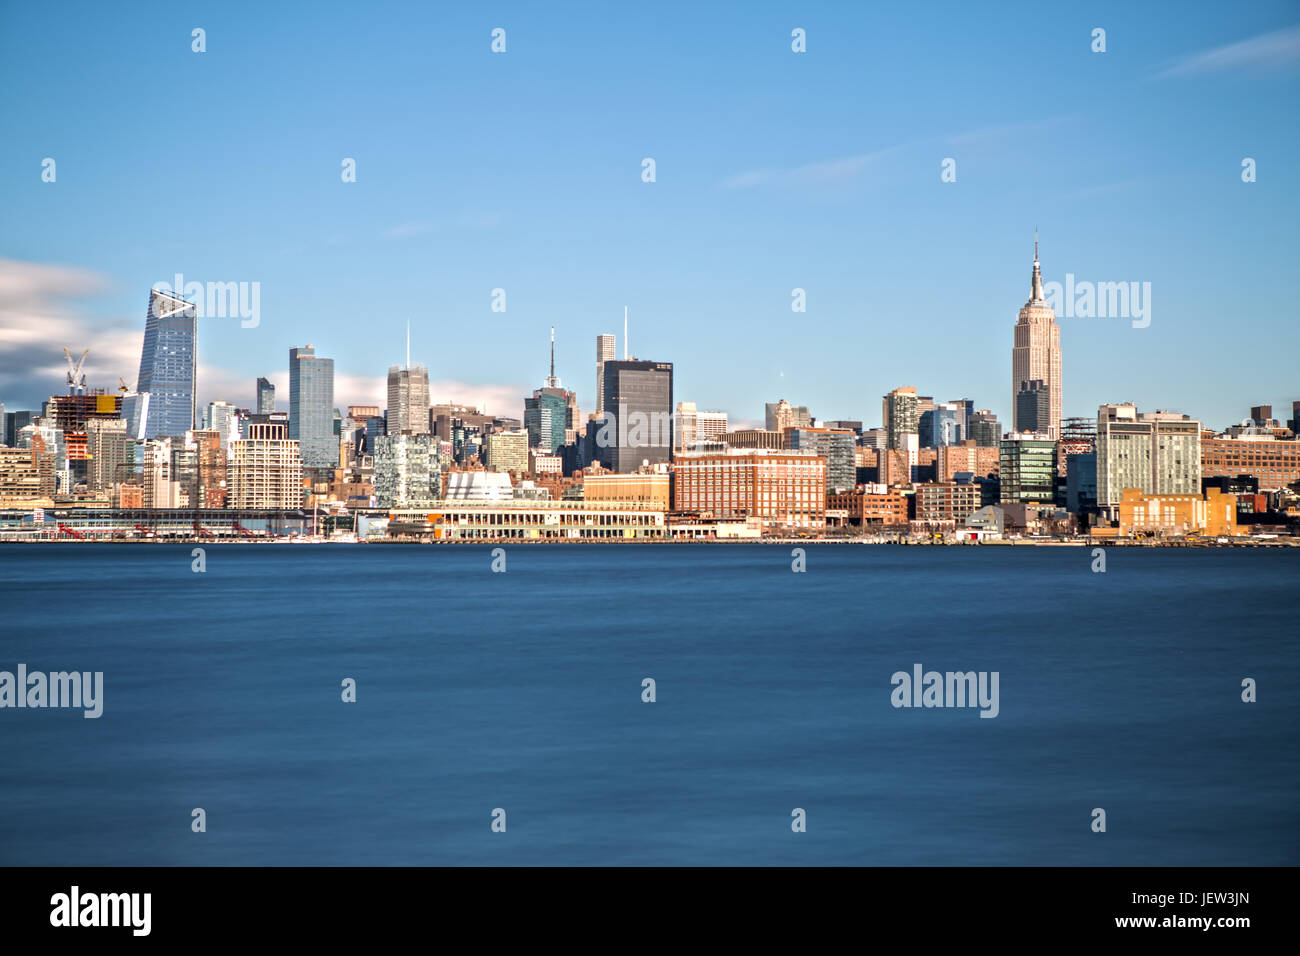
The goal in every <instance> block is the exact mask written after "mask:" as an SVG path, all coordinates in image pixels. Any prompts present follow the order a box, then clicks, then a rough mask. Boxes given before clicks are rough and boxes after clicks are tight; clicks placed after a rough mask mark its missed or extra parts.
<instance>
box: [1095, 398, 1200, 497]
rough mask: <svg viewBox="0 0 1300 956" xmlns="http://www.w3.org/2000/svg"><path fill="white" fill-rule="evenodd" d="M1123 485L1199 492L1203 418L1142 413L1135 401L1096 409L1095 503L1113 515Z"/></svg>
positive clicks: (1151, 490)
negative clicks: (1199, 420)
mask: <svg viewBox="0 0 1300 956" xmlns="http://www.w3.org/2000/svg"><path fill="white" fill-rule="evenodd" d="M1125 488H1137V489H1140V490H1141V491H1143V492H1146V493H1147V494H1162V495H1163V494H1174V495H1189V494H1199V493H1200V490H1201V423H1200V422H1198V421H1196V420H1194V419H1191V418H1189V417H1188V416H1186V415H1178V414H1174V413H1171V412H1159V411H1158V412H1153V413H1142V414H1138V411H1137V408H1136V407H1135V406H1133V405H1131V404H1112V405H1102V406H1101V407H1100V408H1099V409H1098V411H1097V507H1098V508H1099V509H1100V510H1101V511H1103V512H1105V513H1106V514H1107V515H1108V516H1110V517H1113V516H1114V512H1115V509H1116V508H1117V507H1118V505H1119V501H1120V497H1121V495H1122V494H1123V491H1124V489H1125Z"/></svg>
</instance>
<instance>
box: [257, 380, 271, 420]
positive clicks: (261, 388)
mask: <svg viewBox="0 0 1300 956" xmlns="http://www.w3.org/2000/svg"><path fill="white" fill-rule="evenodd" d="M254 407H255V408H256V409H257V414H259V415H270V414H271V413H272V412H273V411H275V386H274V385H272V384H271V382H270V380H269V379H265V378H259V379H258V380H257V404H256V406H254Z"/></svg>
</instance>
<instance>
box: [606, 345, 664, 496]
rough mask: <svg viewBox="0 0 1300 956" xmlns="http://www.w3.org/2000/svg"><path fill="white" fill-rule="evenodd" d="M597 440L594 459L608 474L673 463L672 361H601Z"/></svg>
mask: <svg viewBox="0 0 1300 956" xmlns="http://www.w3.org/2000/svg"><path fill="white" fill-rule="evenodd" d="M596 442H597V445H598V446H600V447H598V448H597V449H596V457H598V458H599V459H600V460H601V461H602V462H604V464H605V466H606V467H607V468H609V469H611V470H613V471H622V472H629V471H635V470H636V469H637V468H638V467H639V466H640V465H641V464H642V463H643V462H649V463H650V464H652V465H656V464H660V463H663V462H667V461H670V460H671V459H672V449H673V363H672V362H642V361H638V360H636V359H631V360H623V361H614V362H608V361H607V362H606V363H605V418H604V421H603V423H602V424H601V426H600V429H599V430H598V431H597V434H596Z"/></svg>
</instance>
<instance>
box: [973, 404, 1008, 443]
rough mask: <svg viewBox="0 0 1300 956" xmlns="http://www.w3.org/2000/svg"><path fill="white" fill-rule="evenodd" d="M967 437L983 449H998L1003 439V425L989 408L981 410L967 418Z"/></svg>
mask: <svg viewBox="0 0 1300 956" xmlns="http://www.w3.org/2000/svg"><path fill="white" fill-rule="evenodd" d="M966 428H967V433H966V434H967V437H969V438H972V439H974V441H975V444H976V445H978V446H980V447H981V448H997V447H998V442H999V441H1000V440H1001V438H1002V424H1001V423H1000V422H999V421H998V417H997V416H996V415H994V414H993V413H992V412H991V411H989V410H988V409H987V408H981V409H979V410H978V411H975V412H972V413H971V414H970V415H968V416H967V417H966Z"/></svg>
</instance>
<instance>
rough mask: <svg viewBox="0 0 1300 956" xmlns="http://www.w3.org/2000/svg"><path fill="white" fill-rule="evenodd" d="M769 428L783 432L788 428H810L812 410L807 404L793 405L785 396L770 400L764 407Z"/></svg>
mask: <svg viewBox="0 0 1300 956" xmlns="http://www.w3.org/2000/svg"><path fill="white" fill-rule="evenodd" d="M763 411H764V419H765V422H766V426H767V430H768V431H772V432H783V431H785V430H786V429H787V428H809V427H811V426H812V423H813V417H812V412H810V411H808V406H807V405H791V404H790V403H789V402H787V401H786V400H785V399H784V398H783V399H780V400H779V401H775V402H768V403H767V404H766V405H764V407H763Z"/></svg>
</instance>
